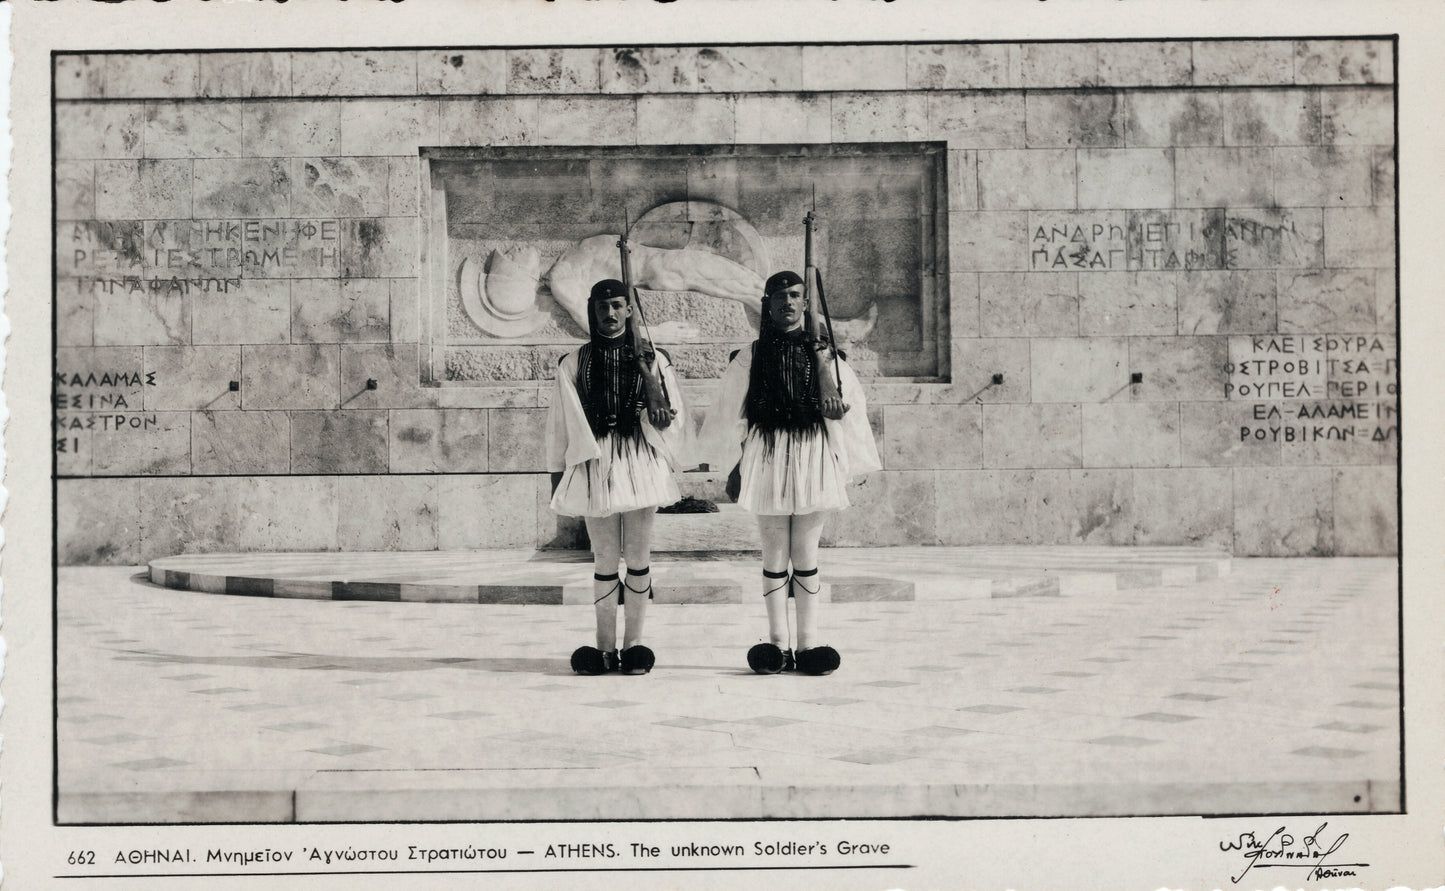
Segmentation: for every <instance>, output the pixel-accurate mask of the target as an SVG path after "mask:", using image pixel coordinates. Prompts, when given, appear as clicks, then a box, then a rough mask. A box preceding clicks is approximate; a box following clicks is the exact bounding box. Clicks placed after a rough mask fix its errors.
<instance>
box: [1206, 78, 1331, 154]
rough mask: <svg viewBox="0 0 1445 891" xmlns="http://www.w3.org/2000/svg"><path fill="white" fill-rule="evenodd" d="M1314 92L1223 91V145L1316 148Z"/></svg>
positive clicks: (1317, 113) (1317, 109)
mask: <svg viewBox="0 0 1445 891" xmlns="http://www.w3.org/2000/svg"><path fill="white" fill-rule="evenodd" d="M1319 141H1320V97H1319V92H1318V91H1317V90H1226V91H1225V92H1224V142H1225V145H1274V146H1279V145H1317V144H1318V143H1319Z"/></svg>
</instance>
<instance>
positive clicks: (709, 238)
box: [421, 142, 949, 385]
mask: <svg viewBox="0 0 1445 891" xmlns="http://www.w3.org/2000/svg"><path fill="white" fill-rule="evenodd" d="M946 159H947V151H946V150H945V145H944V144H943V143H921V142H900V143H876V144H840V145H740V146H713V145H682V146H624V147H616V146H606V147H596V146H568V147H545V148H513V147H509V148H473V149H450V148H449V149H423V151H422V156H421V162H422V164H423V174H424V179H423V181H424V182H427V183H429V184H430V188H429V189H428V190H427V197H428V204H429V207H428V210H427V214H426V219H427V222H426V228H427V231H426V238H425V248H424V250H425V251H426V273H425V286H424V298H423V304H422V309H423V312H422V316H423V326H424V332H425V333H424V337H425V340H426V344H427V346H428V347H429V349H425V350H423V366H424V367H423V375H424V378H425V380H426V381H427V382H429V383H433V384H438V385H476V384H484V383H501V382H507V383H516V382H524V381H535V380H545V379H547V378H549V377H550V376H551V373H552V368H553V367H554V365H555V362H556V358H557V356H558V355H560V354H561V353H562V352H563V351H564V350H565V349H567V348H568V347H570V346H572V345H574V344H576V343H578V342H580V341H581V340H582V339H584V338H585V336H586V328H587V326H586V311H587V310H586V300H587V293H588V291H589V289H590V288H591V286H592V284H593V283H594V282H596V281H598V280H599V279H603V278H617V277H619V274H620V263H619V257H618V250H617V240H618V235H619V233H620V232H621V231H622V230H623V228H624V226H628V227H630V228H629V238H630V240H631V243H632V247H633V254H632V266H633V277H634V283H635V284H636V285H637V286H638V288H639V290H640V291H641V293H642V296H643V300H644V305H645V308H646V310H647V319H648V322H649V324H650V326H651V330H652V335H653V339H654V340H656V341H657V342H658V343H659V344H662V345H664V346H666V347H667V348H668V351H669V353H670V354H671V355H672V356H673V358H674V362H675V364H676V365H677V367H678V369H679V371H680V373H681V374H682V375H683V376H684V377H687V378H713V377H717V376H719V375H720V374H721V373H722V370H723V368H724V367H725V366H726V364H727V357H728V354H729V353H730V352H731V351H732V350H734V349H736V348H738V347H739V346H741V345H743V344H745V343H747V342H749V341H751V340H752V339H753V338H754V337H755V336H756V332H757V324H758V315H757V313H758V307H759V305H760V301H761V297H762V287H763V281H764V280H765V279H766V278H767V276H769V275H771V274H772V273H773V272H776V271H778V270H780V269H794V270H797V271H799V272H801V271H802V269H803V263H804V227H803V218H804V217H805V216H806V214H807V213H808V211H809V209H810V208H815V209H816V217H817V233H816V236H815V243H814V249H815V256H816V262H817V264H818V266H819V269H820V270H821V272H822V275H823V281H824V288H825V293H826V295H827V299H828V304H829V308H830V310H831V311H832V314H833V323H834V329H835V333H836V335H837V337H838V339H839V341H840V342H841V343H842V344H843V346H844V348H845V349H846V350H847V351H848V354H849V358H850V361H851V362H852V364H853V365H854V367H855V368H856V369H857V370H858V372H859V373H860V374H861V375H863V376H867V377H888V378H906V379H911V380H923V381H940V380H946V379H947V375H948V369H947V367H946V363H947V361H948V359H947V357H948V350H947V344H948V336H949V335H948V330H947V325H948V323H947V318H948V313H947V311H946V310H947V302H948V269H947V245H948V230H947V225H948V219H947V212H948V196H947V182H948V177H947V171H946V169H945V164H946Z"/></svg>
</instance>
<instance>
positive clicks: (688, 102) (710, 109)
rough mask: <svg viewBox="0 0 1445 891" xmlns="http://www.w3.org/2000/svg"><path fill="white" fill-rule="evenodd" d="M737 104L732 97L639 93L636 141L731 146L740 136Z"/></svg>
mask: <svg viewBox="0 0 1445 891" xmlns="http://www.w3.org/2000/svg"><path fill="white" fill-rule="evenodd" d="M736 103H737V100H736V99H734V98H733V97H731V96H639V97H638V98H637V141H638V142H639V143H645V144H648V145H686V144H688V143H721V144H723V145H731V144H732V143H733V142H734V141H735V140H736V138H737V119H736V117H737V116H736V111H735V107H736Z"/></svg>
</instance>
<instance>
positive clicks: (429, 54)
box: [416, 50, 507, 94]
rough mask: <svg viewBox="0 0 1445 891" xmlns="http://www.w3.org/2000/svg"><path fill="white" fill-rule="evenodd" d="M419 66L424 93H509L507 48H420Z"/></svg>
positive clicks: (420, 83) (419, 86)
mask: <svg viewBox="0 0 1445 891" xmlns="http://www.w3.org/2000/svg"><path fill="white" fill-rule="evenodd" d="M416 68H417V71H416V78H417V91H418V92H420V93H423V94H447V93H452V94H457V93H462V94H467V93H473V94H475V93H505V92H507V53H506V50H420V51H418V52H417V57H416Z"/></svg>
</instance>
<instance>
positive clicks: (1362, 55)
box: [1294, 40, 1395, 84]
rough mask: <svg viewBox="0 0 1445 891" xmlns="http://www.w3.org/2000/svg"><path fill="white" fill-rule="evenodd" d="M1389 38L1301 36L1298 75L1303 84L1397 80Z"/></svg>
mask: <svg viewBox="0 0 1445 891" xmlns="http://www.w3.org/2000/svg"><path fill="white" fill-rule="evenodd" d="M1392 56H1393V53H1392V51H1391V46H1390V42H1389V41H1388V40H1298V41H1295V45H1294V76H1295V82H1296V83H1302V84H1387V83H1390V82H1391V81H1393V80H1394V77H1395V73H1394V71H1393V68H1392V66H1393V63H1394V59H1393V58H1392Z"/></svg>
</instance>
